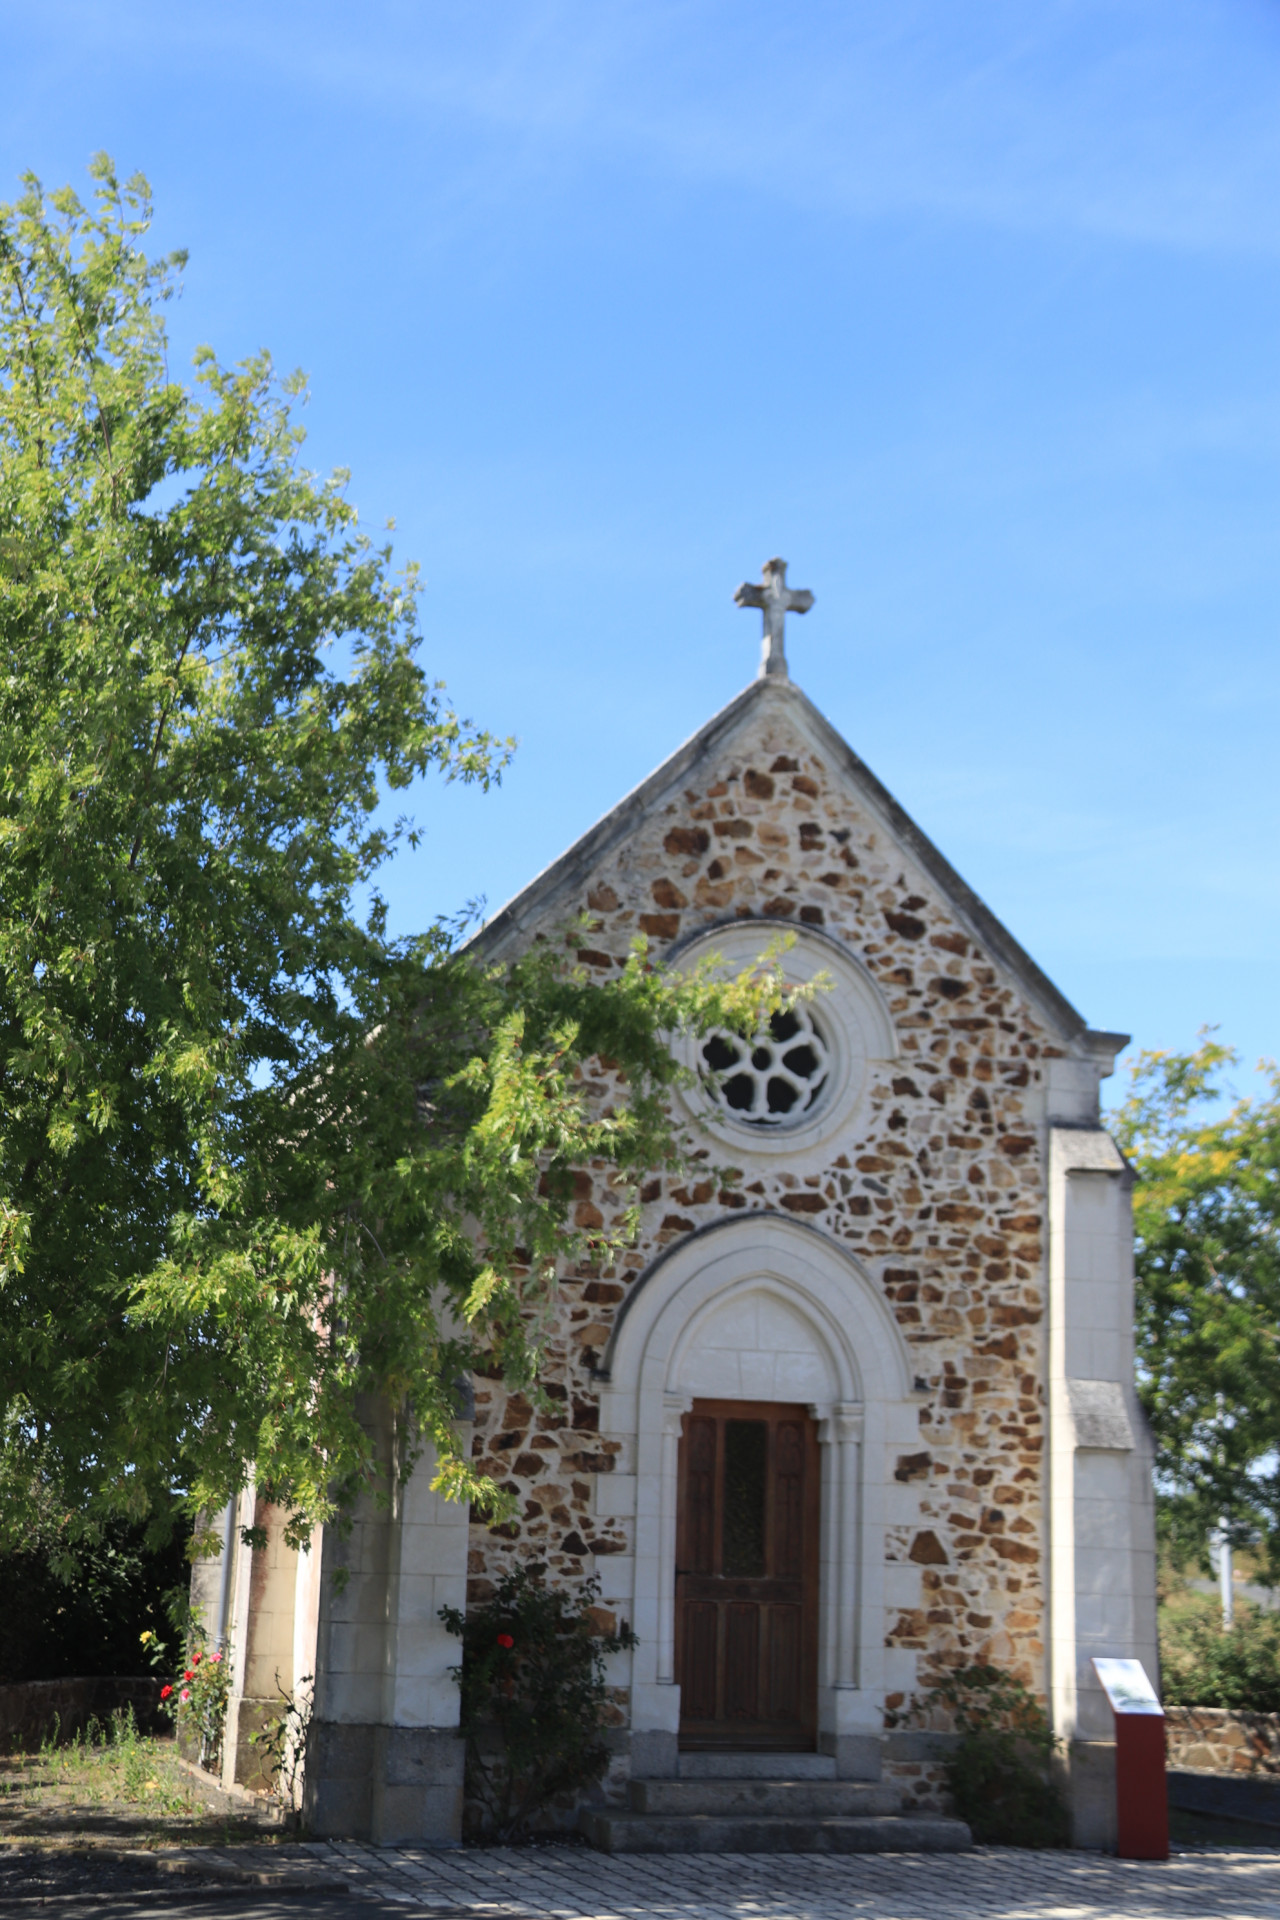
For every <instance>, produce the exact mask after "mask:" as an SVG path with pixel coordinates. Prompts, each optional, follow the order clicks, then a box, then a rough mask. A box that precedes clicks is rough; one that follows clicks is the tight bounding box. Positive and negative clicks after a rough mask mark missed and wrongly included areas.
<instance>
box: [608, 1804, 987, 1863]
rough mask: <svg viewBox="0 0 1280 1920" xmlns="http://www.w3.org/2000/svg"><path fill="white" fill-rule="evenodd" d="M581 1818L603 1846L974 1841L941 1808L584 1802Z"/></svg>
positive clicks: (719, 1848)
mask: <svg viewBox="0 0 1280 1920" xmlns="http://www.w3.org/2000/svg"><path fill="white" fill-rule="evenodd" d="M579 1825H580V1827H581V1830H582V1832H583V1833H584V1834H585V1835H586V1837H587V1839H588V1840H589V1841H590V1842H591V1844H592V1846H593V1847H598V1848H599V1849H600V1851H601V1852H602V1853H959V1852H962V1851H963V1849H964V1848H966V1847H970V1846H972V1845H973V1840H972V1837H971V1835H970V1833H969V1829H968V1827H966V1826H965V1824H964V1822H963V1821H961V1820H944V1819H943V1818H942V1817H941V1816H940V1815H937V1814H884V1815H881V1816H879V1817H871V1818H867V1819H854V1820H840V1819H835V1820H823V1819H805V1818H798V1819H779V1818H760V1817H758V1816H757V1817H755V1818H751V1817H733V1816H722V1815H719V1814H710V1813H693V1814H684V1815H680V1814H657V1813H614V1812H612V1811H610V1810H608V1809H605V1810H600V1809H597V1808H584V1810H583V1812H582V1813H581V1815H580V1816H579Z"/></svg>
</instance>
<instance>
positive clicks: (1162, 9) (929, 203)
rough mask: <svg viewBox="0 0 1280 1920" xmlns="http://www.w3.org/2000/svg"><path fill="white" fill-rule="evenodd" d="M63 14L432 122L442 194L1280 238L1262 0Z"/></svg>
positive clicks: (424, 133) (160, 49) (625, 1)
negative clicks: (748, 199)
mask: <svg viewBox="0 0 1280 1920" xmlns="http://www.w3.org/2000/svg"><path fill="white" fill-rule="evenodd" d="M58 14H62V15H63V16H64V17H73V18H74V20H75V22H76V37H77V39H78V40H79V41H80V43H81V45H83V42H84V39H85V38H86V37H87V38H89V39H90V40H95V39H96V40H98V41H100V42H101V43H102V44H104V45H105V44H107V43H108V41H109V43H110V45H111V46H112V47H114V49H116V51H117V52H119V50H120V49H121V47H122V45H124V44H130V45H131V46H132V48H134V49H136V51H137V52H138V53H139V55H140V56H141V57H142V58H144V59H145V58H148V57H149V58H151V59H158V60H161V61H163V62H169V63H172V61H173V60H174V58H175V57H176V58H178V59H179V60H181V59H183V58H185V59H188V60H192V61H197V60H198V61H205V60H207V59H208V58H210V57H212V58H214V59H216V60H222V61H234V62H235V63H236V66H237V68H238V69H239V70H240V71H241V72H244V71H247V70H248V71H252V70H253V69H254V68H255V67H256V68H257V69H258V70H259V71H261V72H264V73H265V72H268V71H269V72H271V73H272V75H273V76H274V81H275V83H276V84H277V85H283V86H285V87H287V88H293V89H297V88H299V87H301V88H303V89H310V90H319V91H320V92H322V93H324V94H327V95H328V96H329V98H330V99H331V100H332V101H334V102H335V103H336V102H339V101H341V102H342V103H343V105H344V110H345V111H347V112H350V111H351V110H352V109H353V108H354V107H355V106H356V105H357V103H363V107H364V109H365V110H366V111H367V110H370V109H376V110H378V111H380V112H384V113H390V114H395V115H398V116H403V117H405V118H406V120H407V121H408V122H410V123H415V122H416V126H412V127H410V128H409V129H408V132H409V144H410V146H412V144H413V141H414V140H415V139H416V140H418V141H420V142H422V143H425V145H426V147H427V148H429V149H431V150H432V157H433V159H434V160H435V161H436V162H437V163H438V168H437V171H436V173H435V190H436V192H437V193H438V195H439V197H440V199H441V202H442V203H443V205H442V208H441V211H442V212H443V211H445V209H446V208H447V206H448V204H449V202H450V201H451V200H455V199H459V198H460V199H461V201H463V202H465V203H467V204H468V205H469V206H470V205H473V204H474V202H475V200H476V199H480V200H484V199H488V198H494V199H500V200H511V199H512V198H519V197H520V196H521V195H522V194H524V193H526V192H527V191H528V188H529V186H530V184H531V182H536V181H537V180H538V179H539V178H540V177H542V176H544V175H545V173H546V171H547V170H548V169H552V170H557V171H558V170H560V169H563V168H569V169H572V170H581V169H584V168H591V167H594V166H599V165H601V164H609V163H610V162H612V161H615V160H616V161H623V162H625V163H626V165H627V167H628V169H631V170H633V169H634V168H635V167H636V166H637V165H639V166H641V167H642V168H647V169H649V170H651V171H653V172H656V173H659V174H662V175H665V176H668V177H670V178H671V179H672V180H675V181H679V182H682V183H684V184H685V185H686V186H687V185H690V184H693V183H702V184H704V185H710V186H716V185H724V186H728V187H733V188H737V189H746V190H749V191H751V192H753V193H756V194H758V195H759V196H760V197H761V199H762V201H763V202H764V203H765V205H766V206H767V205H769V204H773V205H777V206H788V205H789V206H793V207H811V208H814V209H821V210H824V211H828V212H829V211H831V210H832V209H838V210H843V211H845V212H847V213H848V214H850V215H853V216H856V217H860V218H868V219H874V218H877V217H881V216H885V215H893V214H901V213H903V212H911V211H915V212H920V213H925V214H933V215H939V216H942V217H944V218H949V219H953V220H960V221H973V222H980V223H985V224H990V225H996V226H1001V227H1008V228H1013V229H1019V230H1022V229H1030V230H1037V229H1073V228H1074V229H1078V230H1080V231H1081V232H1086V233H1091V234H1097V235H1105V236H1110V237H1113V238H1115V239H1118V240H1128V241H1137V242H1143V243H1148V244H1154V245H1161V246H1171V247H1179V248H1188V247H1190V248H1212V249H1232V250H1238V251H1243V252H1257V251H1263V252H1268V253H1270V252H1273V251H1275V250H1276V249H1277V247H1280V192H1277V186H1278V185H1280V115H1277V113H1276V111H1275V100H1276V92H1277V80H1278V79H1280V13H1278V12H1277V10H1276V9H1275V8H1274V7H1272V6H1270V5H1266V4H1263V0H1239V3H1238V4H1236V5H1233V6H1230V7H1227V6H1221V7H1215V6H1210V7H1205V6H1204V5H1202V4H1193V3H1192V0H1039V4H1037V6H1036V7H1034V8H1029V7H1027V6H1026V4H1025V0H965V4H964V5H963V6H957V5H956V4H954V0H896V4H895V5H894V7H892V8H891V9H886V8H885V7H884V6H883V5H882V4H881V3H880V0H861V3H860V4H849V0H830V3H828V0H809V3H808V4H801V5H797V6H793V7H791V8H789V9H787V10H785V11H784V10H782V9H779V8H777V7H775V6H767V5H765V4H763V0H755V4H745V3H744V0H667V4H662V0H615V3H614V4H611V5H609V6H607V7H601V6H599V5H598V4H597V3H596V0H522V3H521V4H516V3H515V0H510V3H509V4H502V3H501V0H497V3H496V4H486V5H485V6H484V7H476V6H475V5H474V4H472V0H439V3H438V4H429V5H425V6H424V5H421V4H418V3H417V0H413V4H409V3H408V0H395V3H392V4H385V5H383V6H381V7H375V8H372V9H370V8H365V9H363V10H361V11H359V12H355V11H353V10H352V9H350V8H349V7H347V6H342V7H339V6H337V5H336V4H330V5H323V4H319V5H318V4H315V3H314V0H312V3H311V4H308V5H307V6H306V7H305V8H304V7H303V6H301V5H300V4H294V3H293V0H286V3H284V4H276V5H274V6H273V7H271V8H262V7H261V6H259V5H257V4H249V0H231V3H230V4H227V3H226V0H224V3H223V4H221V5H219V6H217V7H213V6H208V7H205V6H192V7H187V8H184V9H181V10H174V9H171V8H161V7H160V6H159V5H157V4H155V3H154V0H134V4H132V5H128V4H124V5H121V4H117V5H116V6H114V7H113V8H112V9H111V10H110V20H109V27H108V22H107V17H106V15H105V14H104V12H103V10H102V9H100V8H99V7H97V6H96V5H89V4H87V3H85V0H70V3H68V0H63V4H62V5H61V6H59V5H58V4H57V0H54V3H53V4H52V5H49V6H48V8H47V11H46V13H45V19H46V21H48V20H49V18H50V16H53V17H56V16H57V15H58ZM464 122H465V123H467V124H468V125H469V128H470V131H471V135H472V138H471V140H469V141H468V143H467V152H466V157H465V158H458V157H456V156H451V155H450V154H449V150H448V149H449V141H448V134H449V130H450V128H451V127H456V126H458V125H459V124H460V123H464ZM477 130H478V131H480V132H482V133H484V134H486V135H487V140H488V144H487V145H486V144H485V142H484V141H482V142H481V143H480V144H479V146H476V145H475V143H474V136H475V133H476V132H477ZM339 131H340V129H339ZM762 244H767V240H765V239H763V237H762Z"/></svg>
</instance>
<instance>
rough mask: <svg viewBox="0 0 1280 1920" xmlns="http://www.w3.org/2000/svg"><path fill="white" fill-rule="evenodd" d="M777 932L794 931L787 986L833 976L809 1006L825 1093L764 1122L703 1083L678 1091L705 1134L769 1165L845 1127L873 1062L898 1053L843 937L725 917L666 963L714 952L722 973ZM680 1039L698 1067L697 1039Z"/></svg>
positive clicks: (746, 961) (877, 994) (883, 1008)
mask: <svg viewBox="0 0 1280 1920" xmlns="http://www.w3.org/2000/svg"><path fill="white" fill-rule="evenodd" d="M780 932H785V933H786V934H788V935H790V936H793V937H794V944H793V945H792V946H791V947H790V948H789V949H788V951H787V952H786V954H785V955H784V957H783V962H782V965H783V971H784V973H785V975H786V978H787V981H788V982H789V984H791V985H792V986H803V985H805V984H807V982H809V981H811V980H815V979H817V978H818V977H819V976H820V975H823V974H825V975H827V976H828V979H829V982H830V990H829V991H827V990H825V989H822V990H819V991H818V992H817V993H816V994H815V997H814V1000H813V1009H812V1010H813V1016H814V1019H815V1020H816V1021H817V1023H818V1025H819V1027H820V1028H821V1030H822V1037H823V1042H824V1044H825V1046H826V1049H827V1053H828V1056H829V1069H828V1079H827V1084H826V1086H825V1087H824V1088H823V1091H822V1094H821V1096H820V1098H819V1099H818V1100H817V1102H816V1103H815V1105H814V1107H813V1108H812V1110H811V1111H809V1112H808V1113H807V1114H806V1116H805V1117H804V1118H803V1119H801V1120H800V1121H798V1122H797V1123H796V1124H794V1125H787V1124H785V1123H784V1124H781V1125H778V1126H769V1127H761V1126H752V1125H750V1124H749V1123H747V1122H745V1121H739V1120H737V1119H735V1118H734V1116H733V1114H732V1113H731V1112H730V1111H729V1110H728V1109H727V1108H724V1107H721V1106H720V1105H719V1104H718V1103H717V1102H716V1101H714V1100H713V1099H712V1098H711V1096H710V1095H709V1094H707V1093H705V1092H704V1091H703V1090H702V1089H701V1088H700V1087H697V1086H694V1087H688V1088H680V1089H678V1090H677V1095H678V1098H679V1101H680V1104H681V1106H682V1107H683V1109H684V1111H685V1113H686V1115H687V1117H688V1118H689V1120H690V1121H691V1122H692V1123H693V1124H694V1125H695V1126H696V1127H697V1128H698V1130H699V1131H700V1132H702V1133H704V1134H707V1135H709V1136H711V1137H712V1138H713V1139H715V1140H717V1141H721V1142H723V1143H724V1144H726V1145H728V1146H731V1147H732V1148H733V1151H734V1154H735V1155H738V1156H745V1157H746V1158H748V1159H765V1160H768V1161H769V1162H770V1163H771V1164H773V1163H776V1162H777V1161H779V1160H786V1159H789V1158H791V1157H792V1156H793V1155H796V1154H804V1153H812V1152H813V1151H814V1150H815V1149H817V1148H819V1147H822V1146H824V1145H825V1144H826V1142H827V1141H828V1140H830V1139H831V1138H832V1137H833V1136H834V1135H835V1134H837V1133H840V1132H842V1131H845V1130H847V1129H848V1128H849V1127H850V1126H851V1125H852V1124H853V1122H854V1120H855V1118H856V1116H857V1114H858V1111H859V1109H860V1108H861V1106H862V1105H863V1103H864V1101H865V1098H866V1095H867V1093H868V1091H869V1088H870V1082H871V1068H872V1066H873V1065H874V1064H875V1063H876V1062H881V1061H884V1062H888V1061H893V1060H896V1059H897V1058H898V1054H899V1048H898V1036H897V1030H896V1028H895V1026H894V1023H893V1018H892V1016H891V1014H890V1012H889V1008H888V1005H887V1003H886V1001H885V998H884V995H883V994H882V993H881V991H880V988H879V987H878V986H877V985H876V983H875V981H874V980H873V979H872V977H871V975H870V974H869V973H868V971H867V969H866V968H865V967H864V966H863V964H862V962H861V961H860V960H859V959H858V958H857V956H856V955H855V954H854V953H853V952H852V951H851V950H850V949H849V948H848V947H847V946H846V945H845V944H844V942H843V941H840V940H834V939H832V938H831V937H830V936H829V935H827V934H822V933H819V932H818V931H817V930H816V929H815V928H811V927H805V926H800V927H792V926H786V927H781V928H780V927H779V924H778V922H777V921H774V920H756V919H748V920H732V921H726V922H723V923H721V924H720V925H717V926H712V927H707V928H705V929H703V930H701V931H700V932H698V933H697V934H696V935H695V936H694V937H693V938H692V939H691V940H689V941H687V942H686V943H684V944H683V945H681V946H680V947H679V948H677V949H675V950H674V952H673V953H672V954H669V955H668V965H671V966H676V967H678V968H681V969H683V968H686V967H693V966H696V965H697V963H698V962H699V960H702V959H705V958H707V957H709V956H710V955H712V954H715V955H717V956H718V957H719V960H720V961H721V962H722V964H721V965H719V966H718V967H717V968H716V971H717V973H721V974H725V975H730V974H736V973H740V972H742V971H743V970H744V969H745V968H747V967H750V966H751V965H753V964H754V962H756V961H757V960H758V959H759V958H760V956H761V954H763V953H764V952H765V951H766V949H767V948H768V947H769V945H770V944H771V943H772V942H773V941H774V940H776V939H777V938H778V935H779V933H780ZM676 1045H677V1051H678V1052H679V1054H680V1057H681V1059H682V1060H683V1062H684V1064H685V1065H686V1066H687V1067H689V1068H690V1070H691V1071H693V1072H695V1073H696V1072H697V1069H698V1043H697V1042H696V1041H695V1040H693V1039H692V1038H691V1037H689V1036H682V1037H681V1039H680V1040H678V1041H677V1043H676Z"/></svg>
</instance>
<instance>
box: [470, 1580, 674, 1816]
mask: <svg viewBox="0 0 1280 1920" xmlns="http://www.w3.org/2000/svg"><path fill="white" fill-rule="evenodd" d="M599 1591H600V1589H599V1586H598V1584H597V1583H596V1582H594V1581H590V1582H588V1583H587V1584H586V1586H585V1587H583V1588H579V1589H578V1591H577V1592H576V1593H572V1594H571V1593H568V1592H566V1591H564V1589H562V1588H558V1587H548V1586H545V1585H544V1584H543V1583H542V1581H541V1579H540V1578H539V1577H538V1575H537V1574H536V1573H535V1572H531V1571H530V1570H529V1569H528V1568H525V1567H519V1568H517V1569H516V1570H515V1571H514V1572H512V1573H508V1574H507V1575H505V1576H504V1578H503V1579H502V1580H501V1581H500V1583H499V1585H498V1589H497V1592H496V1593H495V1594H494V1596H493V1598H492V1600H489V1601H486V1602H485V1603H484V1604H483V1605H481V1606H478V1607H473V1608H472V1609H471V1610H470V1611H469V1612H468V1613H466V1614H463V1613H461V1612H460V1611H459V1610H458V1608H456V1607H442V1608H441V1610H440V1618H441V1619H442V1620H443V1621H444V1623H445V1626H446V1627H447V1628H448V1629H449V1632H450V1633H453V1634H456V1635H457V1636H458V1638H459V1639H460V1640H461V1642H462V1662H461V1665H460V1666H457V1667H455V1668H454V1669H453V1672H454V1676H455V1678H456V1679H457V1681H458V1685H459V1687H460V1688H461V1691H462V1717H461V1731H462V1734H463V1736H464V1738H465V1740H466V1743H467V1762H466V1766H467V1793H468V1798H469V1799H470V1800H471V1801H472V1802H473V1803H474V1804H475V1805H477V1806H478V1807H479V1809H480V1819H479V1821H478V1823H477V1828H478V1831H477V1837H478V1838H483V1839H486V1840H491V1841H495V1842H498V1843H500V1844H505V1843H507V1842H509V1841H511V1840H513V1839H515V1838H517V1837H518V1836H520V1835H522V1834H525V1833H527V1832H528V1830H529V1827H530V1825H531V1823H532V1821H533V1820H534V1819H535V1817H536V1816H537V1814H538V1813H539V1812H541V1810H542V1809H543V1808H544V1807H546V1806H547V1805H548V1804H549V1803H550V1802H551V1801H553V1800H555V1799H556V1798H557V1796H558V1795H560V1794H563V1793H570V1792H574V1791H576V1790H579V1789H581V1788H583V1787H588V1786H592V1785H594V1784H595V1782H596V1781H597V1780H599V1779H601V1778H602V1777H603V1775H604V1772H605V1769H606V1768H607V1766H608V1764H609V1753H608V1749H607V1747H606V1746H605V1745H604V1742H603V1741H602V1739H601V1738H600V1735H601V1730H602V1728H603V1725H604V1717H605V1710H606V1708H607V1705H608V1688H607V1685H606V1682H605V1670H604V1656H605V1655H606V1654H609V1653H618V1652H620V1651H621V1650H622V1649H623V1648H624V1647H634V1646H635V1645H636V1636H635V1634H634V1633H632V1631H631V1629H630V1627H628V1626H627V1625H626V1623H625V1622H624V1623H623V1624H622V1625H621V1626H620V1627H617V1628H613V1627H608V1628H606V1627H605V1626H603V1625H602V1623H601V1620H600V1616H599V1614H598V1613H597V1612H596V1611H595V1610H594V1608H593V1606H592V1602H593V1601H594V1600H596V1599H597V1598H598V1596H599Z"/></svg>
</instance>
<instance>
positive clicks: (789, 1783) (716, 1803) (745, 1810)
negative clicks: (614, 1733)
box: [629, 1780, 902, 1820]
mask: <svg viewBox="0 0 1280 1920" xmlns="http://www.w3.org/2000/svg"><path fill="white" fill-rule="evenodd" d="M629 1791H630V1799H631V1811H632V1813H659V1814H686V1813H714V1814H722V1815H747V1816H751V1817H753V1818H760V1817H770V1816H776V1817H778V1818H782V1819H797V1818H803V1819H819V1820H830V1819H846V1820H847V1819H853V1818H856V1817H858V1816H859V1815H867V1814H884V1813H898V1812H899V1811H900V1810H901V1806H902V1798H901V1795H900V1794H899V1793H898V1792H897V1791H896V1790H895V1789H894V1788H893V1787H881V1786H874V1785H869V1784H867V1783H866V1782H865V1781H861V1780H633V1781H632V1782H631V1784H630V1789H629Z"/></svg>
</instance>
